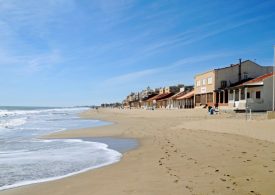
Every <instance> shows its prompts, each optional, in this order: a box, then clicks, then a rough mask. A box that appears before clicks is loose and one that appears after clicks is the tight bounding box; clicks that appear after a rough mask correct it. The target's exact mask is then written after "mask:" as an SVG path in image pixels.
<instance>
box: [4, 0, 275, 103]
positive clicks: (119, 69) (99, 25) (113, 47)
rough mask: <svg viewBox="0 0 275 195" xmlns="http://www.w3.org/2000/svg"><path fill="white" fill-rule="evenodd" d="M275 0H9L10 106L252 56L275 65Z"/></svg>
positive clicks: (181, 75) (83, 97) (102, 99)
mask: <svg viewBox="0 0 275 195" xmlns="http://www.w3.org/2000/svg"><path fill="white" fill-rule="evenodd" d="M274 7H275V1H274V0H265V1H262V0H249V1H246V0H238V1H237V0H213V1H209V0H192V1H189V0H155V1H148V0H39V1H37V0H24V1H22V0H0V86H1V93H0V106H19V105H22V106H76V105H98V104H100V103H107V102H117V101H118V102H121V101H122V100H123V99H124V98H125V96H127V95H128V94H129V93H130V92H132V91H133V92H135V91H139V90H142V89H144V88H146V87H147V86H150V87H151V88H156V87H164V86H167V85H177V84H179V83H180V84H185V85H192V84H193V83H194V75H195V74H198V73H202V72H204V71H207V70H211V69H214V68H219V67H224V66H228V65H230V64H234V63H238V59H239V58H242V59H243V60H246V59H250V60H252V61H255V62H256V63H258V64H260V65H273V54H274V52H273V45H274V44H275V12H274Z"/></svg>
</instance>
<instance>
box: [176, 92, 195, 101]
mask: <svg viewBox="0 0 275 195" xmlns="http://www.w3.org/2000/svg"><path fill="white" fill-rule="evenodd" d="M194 94H195V91H194V90H193V91H190V92H189V93H187V94H185V95H183V96H181V97H178V98H177V100H183V99H188V98H191V97H192V96H194Z"/></svg>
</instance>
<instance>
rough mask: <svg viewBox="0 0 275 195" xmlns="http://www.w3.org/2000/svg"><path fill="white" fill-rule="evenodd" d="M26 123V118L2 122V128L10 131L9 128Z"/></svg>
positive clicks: (0, 124)
mask: <svg viewBox="0 0 275 195" xmlns="http://www.w3.org/2000/svg"><path fill="white" fill-rule="evenodd" d="M26 122H27V118H26V117H23V118H15V119H5V120H0V128H6V129H9V128H13V127H17V126H21V125H24V124H25V123H26Z"/></svg>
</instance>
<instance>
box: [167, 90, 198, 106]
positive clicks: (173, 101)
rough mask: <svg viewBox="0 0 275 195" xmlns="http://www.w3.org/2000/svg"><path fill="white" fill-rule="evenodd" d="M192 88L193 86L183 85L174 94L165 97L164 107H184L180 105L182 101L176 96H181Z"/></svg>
mask: <svg viewBox="0 0 275 195" xmlns="http://www.w3.org/2000/svg"><path fill="white" fill-rule="evenodd" d="M192 90H194V86H184V87H181V88H180V91H179V92H178V93H176V94H175V95H173V96H171V97H169V98H167V106H166V108H168V109H180V108H184V107H183V106H181V103H182V101H181V100H179V99H178V98H180V97H183V96H184V95H186V94H187V93H188V92H190V91H192Z"/></svg>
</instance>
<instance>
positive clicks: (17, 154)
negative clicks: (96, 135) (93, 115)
mask: <svg viewBox="0 0 275 195" xmlns="http://www.w3.org/2000/svg"><path fill="white" fill-rule="evenodd" d="M87 109H88V108H43V107H42V108H41V107H0V190H5V189H9V188H14V187H18V186H22V185H27V184H33V183H39V182H44V181H49V180H55V179H59V178H63V177H67V176H70V175H73V174H77V173H81V172H84V171H87V170H89V169H93V168H97V167H101V166H105V165H109V164H112V163H115V162H118V161H119V160H120V158H121V156H122V154H121V153H120V152H118V151H116V150H114V149H111V148H109V147H108V145H107V144H105V143H102V142H98V141H92V140H89V139H81V138H79V139H47V140H45V139H39V137H41V136H43V135H46V134H49V133H53V132H57V131H64V130H67V129H80V128H86V127H94V126H100V125H106V124H109V123H108V122H103V121H98V120H86V119H81V118H80V117H79V116H78V114H79V113H80V112H83V111H85V110H87ZM103 141H104V140H103Z"/></svg>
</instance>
